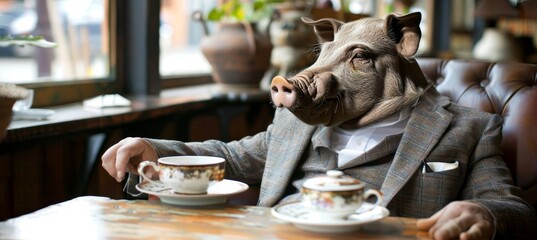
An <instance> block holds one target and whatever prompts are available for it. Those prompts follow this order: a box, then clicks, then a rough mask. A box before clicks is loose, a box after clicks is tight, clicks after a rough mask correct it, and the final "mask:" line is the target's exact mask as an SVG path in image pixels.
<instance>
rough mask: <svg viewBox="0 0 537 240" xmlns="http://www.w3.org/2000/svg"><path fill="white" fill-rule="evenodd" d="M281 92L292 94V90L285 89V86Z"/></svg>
mask: <svg viewBox="0 0 537 240" xmlns="http://www.w3.org/2000/svg"><path fill="white" fill-rule="evenodd" d="M282 92H284V93H292V92H293V90H292V89H290V88H288V87H286V86H282Z"/></svg>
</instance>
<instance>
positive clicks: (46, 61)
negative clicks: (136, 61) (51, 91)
mask: <svg viewBox="0 0 537 240" xmlns="http://www.w3.org/2000/svg"><path fill="white" fill-rule="evenodd" d="M106 2H107V1H106V0H54V1H43V0H3V1H0V35H4V36H5V35H11V36H19V35H35V36H43V37H45V38H46V39H47V40H49V41H53V42H56V43H57V44H58V47H56V48H51V49H48V48H47V49H43V48H38V47H17V46H10V47H5V48H0V66H1V68H0V80H1V81H3V82H12V83H15V84H28V83H43V82H55V81H67V80H85V79H95V78H108V77H109V73H110V69H109V65H110V64H109V56H110V54H109V41H108V36H109V35H108V21H107V17H106V16H107V14H106V12H105V11H106V10H107V6H106V4H105V3H106Z"/></svg>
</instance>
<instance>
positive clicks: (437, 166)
mask: <svg viewBox="0 0 537 240" xmlns="http://www.w3.org/2000/svg"><path fill="white" fill-rule="evenodd" d="M426 164H427V165H423V169H422V170H421V172H422V173H426V172H443V171H448V170H452V169H455V168H458V167H459V161H455V162H452V163H446V162H427V163H426Z"/></svg>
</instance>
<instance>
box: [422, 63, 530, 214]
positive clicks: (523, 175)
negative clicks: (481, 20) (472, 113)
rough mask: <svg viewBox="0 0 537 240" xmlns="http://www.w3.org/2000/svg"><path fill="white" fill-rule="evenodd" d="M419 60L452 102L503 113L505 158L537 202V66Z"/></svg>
mask: <svg viewBox="0 0 537 240" xmlns="http://www.w3.org/2000/svg"><path fill="white" fill-rule="evenodd" d="M418 64H419V65H420V67H421V68H422V70H423V72H424V74H425V76H426V77H427V78H428V80H429V81H431V82H433V83H435V84H436V87H437V89H438V91H439V92H440V93H441V94H443V95H445V96H448V97H450V98H451V100H452V101H454V102H456V103H458V104H460V105H464V106H468V107H472V108H477V109H481V110H483V111H486V112H490V113H496V114H499V115H500V116H502V118H503V121H504V122H503V131H502V132H503V139H502V143H501V147H502V150H503V154H504V159H505V161H506V162H507V165H508V166H509V168H510V169H511V171H512V174H513V178H514V180H515V184H516V185H517V186H519V187H520V188H522V190H523V197H524V198H525V199H526V200H527V201H528V202H530V203H531V204H532V205H533V206H537V65H533V64H524V63H488V62H482V61H476V60H444V59H435V58H421V59H418Z"/></svg>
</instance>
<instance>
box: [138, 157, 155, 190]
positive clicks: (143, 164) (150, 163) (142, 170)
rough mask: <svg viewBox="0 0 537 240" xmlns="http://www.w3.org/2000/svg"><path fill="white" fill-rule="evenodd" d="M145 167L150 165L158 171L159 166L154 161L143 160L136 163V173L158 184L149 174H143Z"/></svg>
mask: <svg viewBox="0 0 537 240" xmlns="http://www.w3.org/2000/svg"><path fill="white" fill-rule="evenodd" d="M146 167H152V168H153V169H154V170H155V172H158V171H159V166H158V165H157V164H156V163H155V162H152V161H143V162H141V163H140V164H139V165H138V173H139V174H140V176H142V177H143V178H144V180H146V181H148V182H152V183H155V184H159V183H158V182H156V181H154V180H153V179H151V178H150V177H149V176H147V175H146V174H145V168H146Z"/></svg>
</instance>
